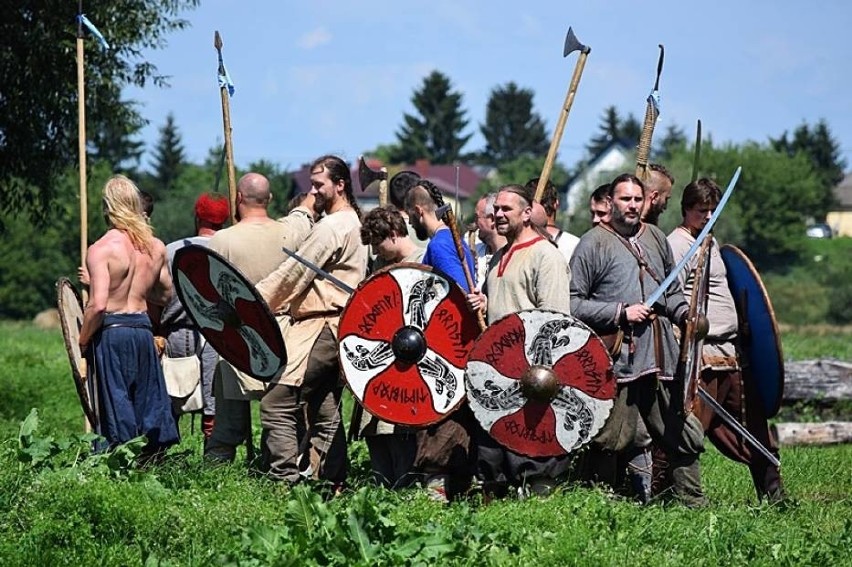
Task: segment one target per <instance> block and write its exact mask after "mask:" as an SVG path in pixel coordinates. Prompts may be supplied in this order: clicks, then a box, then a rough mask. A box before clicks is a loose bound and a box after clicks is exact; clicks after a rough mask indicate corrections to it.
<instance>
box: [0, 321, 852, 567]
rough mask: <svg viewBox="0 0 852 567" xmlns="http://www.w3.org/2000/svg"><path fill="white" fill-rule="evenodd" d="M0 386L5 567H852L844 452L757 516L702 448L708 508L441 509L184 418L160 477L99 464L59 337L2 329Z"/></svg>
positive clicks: (553, 503) (595, 495)
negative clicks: (248, 449) (333, 475)
mask: <svg viewBox="0 0 852 567" xmlns="http://www.w3.org/2000/svg"><path fill="white" fill-rule="evenodd" d="M783 338H784V347H785V355H786V356H787V357H788V358H790V359H804V358H814V357H827V356H831V357H834V358H839V359H843V360H852V346H851V345H852V329H848V328H845V329H844V328H834V329H829V330H828V332H826V328H787V329H785V330H784V337H783ZM0 388H2V390H0V564H2V565H4V566H13V565H145V566H155V565H163V566H165V565H210V564H214V565H624V564H629V563H636V562H643V563H646V564H653V565H679V566H683V565H741V564H749V565H770V564H771V565H782V566H783V565H832V566H834V565H852V558H851V556H850V550H852V446H850V445H840V446H831V447H808V448H797V447H792V448H782V452H781V458H782V462H783V468H782V474H783V477H784V481H785V486H786V489H787V492H788V494H789V500H788V501H787V502H785V503H782V504H780V505H769V504H760V503H758V502H757V500H756V497H755V494H754V490H753V488H752V486H751V479H750V477H749V474H748V471H747V469H746V468H745V467H743V466H742V465H738V464H735V463H732V462H730V461H728V460H726V459H724V458H723V457H722V456H721V455H720V454H719V453H718V452H716V451H715V450H714V449H713V448H712V447H711V446H709V444H708V449H707V452H706V453H705V455H704V456H703V457H702V465H703V481H704V486H705V490H706V492H707V495H708V497H709V499H710V505H709V506H708V507H706V508H703V509H700V510H690V509H686V508H683V507H681V506H678V505H673V504H663V503H658V504H652V505H650V506H645V507H642V506H639V505H637V504H635V503H633V502H631V501H629V500H625V499H621V498H618V497H616V496H614V495H612V494H610V493H608V492H606V491H604V490H601V489H592V488H584V487H579V486H565V487H563V488H561V489H559V490H558V491H557V492H556V493H555V494H554V495H552V496H550V497H549V498H546V499H538V498H533V499H526V500H519V499H516V498H515V499H506V500H502V501H496V502H492V503H490V504H487V505H486V504H484V503H483V502H482V500H481V498H480V497H479V496H472V497H471V498H469V499H467V500H464V501H461V502H458V503H455V504H453V505H451V506H442V505H440V504H436V503H434V502H432V501H430V500H428V499H427V498H426V496H425V495H424V494H423V493H422V492H420V491H418V490H415V489H412V490H408V491H402V492H390V491H386V490H382V489H378V488H375V487H373V486H371V483H370V477H369V466H368V457H367V451H366V447H365V445H364V444H363V442H356V443H355V444H353V445H352V446H351V447H350V457H351V486H350V487H349V489H348V490H347V491H346V492H345V494H344V495H343V496H341V497H337V498H329V495H328V494H327V493H326V492H324V490H323V489H322V488H321V487H318V486H313V485H310V484H304V485H300V486H298V487H295V488H292V487H287V486H283V485H280V484H275V483H272V482H269V481H268V480H266V479H264V478H259V477H257V476H255V475H252V474H249V473H248V472H247V470H246V467H245V465H244V464H243V463H242V462H238V463H235V464H233V465H230V466H219V467H210V466H208V465H206V464H205V463H204V462H203V460H202V459H201V456H200V453H201V432H200V428H199V427H198V424H197V423H196V424H195V427H193V426H192V423H191V420H190V419H188V418H184V419H183V420H182V423H181V429H182V433H183V435H184V441H183V443H182V444H181V445H180V446H178V447H176V448H174V449H172V450H171V451H170V453H169V456H168V458H167V460H166V462H165V463H164V464H162V465H160V466H156V467H151V468H147V469H144V470H143V469H139V468H137V467H136V466H135V461H134V458H133V457H134V454H135V452H136V451H138V444H136V445H134V444H132V443H131V444H129V445H128V446H125V447H124V448H122V449H121V450H118V451H116V452H114V453H111V454H109V455H94V456H93V455H90V454H89V451H88V445H89V442H90V440H91V439H90V438H89V437H87V436H86V435H84V434H83V418H82V412H81V410H80V408H79V403H78V401H77V397H76V394H75V392H74V386H73V384H72V381H71V378H70V370H69V368H68V361H67V357H66V354H65V351H64V347H63V346H62V340H61V336H60V334H59V332H58V331H42V330H38V329H36V328H35V327H33V326H31V325H29V324H24V323H11V322H10V323H0ZM33 409H35V410H36V411H35V412H33V411H32V410H33ZM845 417H846V419H847V420H852V417H851V416H845Z"/></svg>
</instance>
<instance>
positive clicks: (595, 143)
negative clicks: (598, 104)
mask: <svg viewBox="0 0 852 567" xmlns="http://www.w3.org/2000/svg"><path fill="white" fill-rule="evenodd" d="M598 132H599V133H598V135H597V136H595V137H594V138H592V139H591V140H589V143H588V144H586V151H587V152H589V157H590V158H594V157H595V156H597V155H598V154H599V153H601V152H602V151H603V150H604V149H605V148H606V147H607V146H609V145H610V144H611V143H612V142H614V141H615V140H618V139H619V138H620V136H621V117H620V116H619V115H618V109H616V108H615V106H608V107H606V108H605V109H604V114H603V117H602V119H601V124H600V125H599V126H598Z"/></svg>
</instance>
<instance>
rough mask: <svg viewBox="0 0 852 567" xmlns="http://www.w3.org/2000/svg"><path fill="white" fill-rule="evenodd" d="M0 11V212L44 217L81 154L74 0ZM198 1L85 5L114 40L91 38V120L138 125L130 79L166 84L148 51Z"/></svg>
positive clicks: (181, 23) (18, 3) (16, 4)
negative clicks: (125, 93) (129, 96)
mask: <svg viewBox="0 0 852 567" xmlns="http://www.w3.org/2000/svg"><path fill="white" fill-rule="evenodd" d="M7 4H10V5H4V8H5V9H4V11H3V14H4V16H3V18H2V20H0V37H2V38H3V43H4V46H6V48H5V49H2V50H0V76H2V77H3V81H2V84H0V132H2V133H3V135H2V136H0V212H11V211H14V212H15V213H16V214H21V213H22V212H23V213H28V214H29V216H30V217H31V218H34V219H37V220H40V221H44V220H45V219H46V217H47V215H48V213H49V211H50V209H51V204H52V201H53V199H54V198H55V197H56V196H57V192H56V190H55V185H54V181H55V179H56V178H57V177H58V176H60V175H61V174H62V172H63V171H64V170H65V169H66V168H67V167H69V166H71V165H73V164H74V163H76V161H77V138H76V135H77V122H78V119H77V118H78V117H77V99H76V96H75V95H72V94H69V93H76V92H77V76H76V74H75V73H73V72H70V70H71V69H73V66H74V62H75V58H76V47H75V43H76V40H75V31H76V28H77V26H76V25H75V24H74V19H75V16H76V13H77V3H76V2H66V1H64V0H47V1H45V2H39V3H38V4H34V3H32V2H27V1H23V0H13V1H12V2H11V3H7ZM197 5H198V0H127V1H124V2H93V3H90V4H87V5H86V14H87V16H88V18H89V19H90V20H91V21H92V22H93V23H95V25H97V26H99V28H100V30H101V32H103V34H104V35H105V36H106V38H107V41H109V42H110V46H111V47H110V49H101V47H100V45H98V44H97V43H96V42H93V41H91V40H90V39H86V41H85V76H86V101H85V103H86V119H87V122H88V123H90V124H102V123H108V122H109V123H113V124H114V125H115V126H114V127H111V130H112V131H113V132H121V131H122V130H123V129H122V127H121V125H126V124H131V125H132V124H138V123H139V121H140V116H139V114H138V110H137V109H136V108H135V107H134V106H133V105H128V104H124V103H123V101H122V100H121V93H122V89H123V88H124V87H126V86H129V85H136V86H139V87H144V86H145V85H146V84H147V83H148V82H149V81H153V82H154V84H155V85H162V84H164V80H163V77H161V76H159V75H157V69H156V68H155V67H154V66H153V65H152V64H151V63H149V62H148V61H146V60H145V58H144V57H143V51H144V50H148V49H156V48H160V47H163V45H164V44H165V36H166V35H167V34H168V33H169V32H171V31H173V30H176V29H182V28H184V27H186V25H187V22H186V21H185V20H182V19H180V18H178V14H179V13H180V12H182V11H183V10H186V9H191V8H194V7H195V6H197Z"/></svg>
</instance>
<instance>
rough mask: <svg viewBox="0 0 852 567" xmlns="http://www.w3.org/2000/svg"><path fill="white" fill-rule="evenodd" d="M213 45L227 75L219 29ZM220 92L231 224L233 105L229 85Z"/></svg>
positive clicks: (234, 200)
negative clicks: (231, 104) (230, 99)
mask: <svg viewBox="0 0 852 567" xmlns="http://www.w3.org/2000/svg"><path fill="white" fill-rule="evenodd" d="M213 47H215V48H216V54H217V55H218V58H219V70H218V72H219V77H225V76H227V72H226V71H225V62H224V61H223V60H222V36H220V35H219V31H218V30H217V31H216V32H215V34H214V35H213ZM219 94H220V96H221V97H222V125H223V127H224V129H225V159H226V160H227V162H228V195H229V197H228V202H229V203H230V209H231V224H235V223H236V222H237V220H236V211H237V178H236V174H235V173H234V147H233V144H232V139H231V106H230V101H229V99H228V97H229V96H230V93H229V92H228V85H227V84H221V85H220V87H219Z"/></svg>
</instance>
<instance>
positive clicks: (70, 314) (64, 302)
mask: <svg viewBox="0 0 852 567" xmlns="http://www.w3.org/2000/svg"><path fill="white" fill-rule="evenodd" d="M56 303H57V308H58V309H59V322H60V323H61V324H62V338H63V340H64V341H65V351H66V352H67V353H68V362H70V363H71V377H72V378H73V379H74V385H75V386H76V387H77V395H78V396H79V397H80V405H81V406H83V413H84V414H85V415H86V419H88V420H89V424H90V425H91V426H92V429H93V430H95V429H97V426H98V417H97V411H96V408H95V406H94V404H93V403H92V400H93V399H95V395H94V393H95V384H94V382H89V380H88V377H87V374H86V364H85V362H84V361H83V354H82V353H81V352H80V327H82V326H83V301H82V299H80V294H79V293H78V292H77V290H76V289H75V288H74V286H73V285H72V284H71V281H70V280H69V279H68V278H60V279H59V281H57V282H56Z"/></svg>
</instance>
